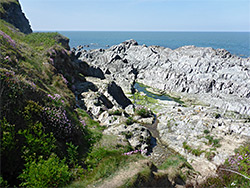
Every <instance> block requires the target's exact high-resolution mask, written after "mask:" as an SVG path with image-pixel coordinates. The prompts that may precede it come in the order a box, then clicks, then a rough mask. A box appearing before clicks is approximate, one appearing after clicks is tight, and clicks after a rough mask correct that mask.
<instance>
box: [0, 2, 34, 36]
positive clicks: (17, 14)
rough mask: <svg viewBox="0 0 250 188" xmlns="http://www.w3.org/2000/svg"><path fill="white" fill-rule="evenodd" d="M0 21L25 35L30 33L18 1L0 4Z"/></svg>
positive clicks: (29, 27)
mask: <svg viewBox="0 0 250 188" xmlns="http://www.w3.org/2000/svg"><path fill="white" fill-rule="evenodd" d="M0 19H3V20H5V21H6V22H8V23H10V24H12V25H14V26H15V27H16V28H18V29H19V30H20V31H21V32H23V33H25V34H29V33H32V29H31V26H30V24H29V21H28V19H27V18H26V16H25V15H24V13H23V12H22V9H21V6H20V4H19V1H18V0H7V1H3V2H0Z"/></svg>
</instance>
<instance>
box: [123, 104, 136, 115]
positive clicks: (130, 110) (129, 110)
mask: <svg viewBox="0 0 250 188" xmlns="http://www.w3.org/2000/svg"><path fill="white" fill-rule="evenodd" d="M125 112H126V113H127V114H129V115H134V113H135V108H134V105H133V104H130V105H128V106H127V107H126V108H125Z"/></svg>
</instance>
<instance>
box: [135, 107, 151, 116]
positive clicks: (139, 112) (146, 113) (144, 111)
mask: <svg viewBox="0 0 250 188" xmlns="http://www.w3.org/2000/svg"><path fill="white" fill-rule="evenodd" d="M135 113H136V114H137V115H139V116H141V117H143V118H146V117H150V116H151V111H150V109H148V108H146V107H143V106H137V107H136V109H135Z"/></svg>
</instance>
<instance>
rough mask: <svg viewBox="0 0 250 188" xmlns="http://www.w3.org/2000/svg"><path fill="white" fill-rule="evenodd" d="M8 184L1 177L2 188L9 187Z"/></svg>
mask: <svg viewBox="0 0 250 188" xmlns="http://www.w3.org/2000/svg"><path fill="white" fill-rule="evenodd" d="M8 186H9V185H8V182H7V181H6V180H4V179H3V177H2V176H0V187H8Z"/></svg>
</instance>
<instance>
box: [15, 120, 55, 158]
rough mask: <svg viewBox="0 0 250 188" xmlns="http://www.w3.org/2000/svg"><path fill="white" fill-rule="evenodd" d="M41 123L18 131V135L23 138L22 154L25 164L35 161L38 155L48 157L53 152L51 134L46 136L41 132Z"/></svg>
mask: <svg viewBox="0 0 250 188" xmlns="http://www.w3.org/2000/svg"><path fill="white" fill-rule="evenodd" d="M42 129H43V126H42V124H41V123H36V124H35V125H33V126H30V128H29V129H25V130H23V131H21V130H20V131H19V132H18V133H19V134H20V135H22V136H24V138H25V142H24V144H23V148H22V152H23V156H22V157H23V158H24V159H25V161H26V162H28V161H33V160H34V159H37V158H38V157H39V156H40V155H41V156H44V157H49V155H50V154H51V153H52V152H53V151H54V150H55V148H56V146H55V142H56V140H55V138H54V136H53V134H52V133H50V134H46V133H44V132H43V130H42Z"/></svg>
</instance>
